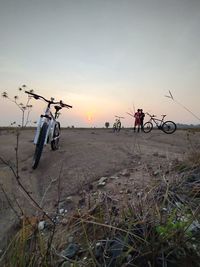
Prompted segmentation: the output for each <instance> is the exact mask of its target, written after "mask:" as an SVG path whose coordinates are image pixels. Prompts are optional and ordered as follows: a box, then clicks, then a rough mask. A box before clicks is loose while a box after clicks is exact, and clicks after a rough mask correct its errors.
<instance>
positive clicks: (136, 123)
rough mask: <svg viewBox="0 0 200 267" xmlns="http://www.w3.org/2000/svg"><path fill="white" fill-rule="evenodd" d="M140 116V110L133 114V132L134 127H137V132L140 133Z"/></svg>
mask: <svg viewBox="0 0 200 267" xmlns="http://www.w3.org/2000/svg"><path fill="white" fill-rule="evenodd" d="M140 114H141V110H140V109H138V110H137V112H135V114H134V117H135V124H134V128H133V130H134V132H135V131H136V127H137V131H138V132H139V131H140V126H141V119H140V116H141V115H140Z"/></svg>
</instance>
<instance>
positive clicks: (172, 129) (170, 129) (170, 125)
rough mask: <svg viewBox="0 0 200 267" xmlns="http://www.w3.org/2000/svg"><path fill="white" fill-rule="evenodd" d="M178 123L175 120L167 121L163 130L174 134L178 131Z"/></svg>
mask: <svg viewBox="0 0 200 267" xmlns="http://www.w3.org/2000/svg"><path fill="white" fill-rule="evenodd" d="M176 128H177V126H176V123H174V122H173V121H166V122H164V123H163V125H162V131H163V132H164V133H166V134H172V133H174V132H175V131H176Z"/></svg>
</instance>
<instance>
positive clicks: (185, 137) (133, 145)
mask: <svg viewBox="0 0 200 267" xmlns="http://www.w3.org/2000/svg"><path fill="white" fill-rule="evenodd" d="M33 137H34V131H33V130H23V131H22V132H21V133H20V136H19V147H18V149H19V151H18V155H19V158H18V166H19V168H18V171H19V177H20V181H21V182H22V183H23V185H24V187H25V188H26V190H27V191H28V192H31V195H32V197H33V198H34V199H35V200H36V201H37V202H38V203H39V204H40V205H41V206H43V207H44V209H45V210H46V211H48V212H51V211H52V210H53V209H55V205H56V203H57V199H58V191H59V194H60V196H61V199H60V202H62V201H64V200H65V199H67V198H68V197H72V196H74V199H75V196H77V197H80V196H81V194H83V191H84V190H86V191H90V190H91V191H93V192H95V190H97V189H98V190H101V186H98V182H99V180H100V178H102V177H106V178H105V179H103V180H105V181H106V179H107V177H110V178H112V179H110V180H109V181H110V182H107V181H106V183H107V184H106V187H105V188H107V189H105V188H104V186H102V190H107V192H108V193H110V195H111V196H113V194H114V195H115V197H117V196H118V195H119V194H121V195H123V192H125V191H126V190H127V189H130V186H129V181H130V180H131V181H133V182H132V186H133V184H134V182H141V183H143V186H145V182H147V180H148V177H150V175H149V173H150V172H152V173H155V174H156V172H157V171H159V168H160V164H162V166H169V165H170V162H172V161H173V160H180V159H182V158H184V157H185V156H187V155H188V153H189V152H190V151H191V150H192V149H195V147H197V146H199V145H200V133H199V132H196V133H192V132H191V133H189V134H188V131H181V130H178V131H176V132H175V133H174V134H172V135H167V134H165V133H163V132H162V131H159V130H153V131H152V132H151V133H149V134H145V133H134V132H133V130H131V129H122V131H121V132H120V133H118V134H116V133H113V132H112V131H111V130H110V129H64V130H62V136H61V140H60V149H59V150H57V151H51V150H50V146H46V147H45V149H44V151H43V154H42V157H41V160H40V164H39V166H38V168H37V169H36V170H33V169H32V168H31V164H32V157H33V153H34V145H33V142H32V140H33ZM15 147H16V134H15V132H14V131H11V130H10V131H8V130H0V157H1V158H3V159H4V160H5V161H7V162H8V164H9V166H10V167H9V166H7V165H5V164H3V163H2V162H1V163H0V184H1V188H0V237H1V238H0V241H1V239H2V238H3V237H4V242H6V239H5V238H6V237H7V236H8V235H7V233H8V232H9V230H10V229H11V226H12V225H13V224H14V222H15V221H16V215H15V213H14V212H13V211H12V209H11V206H12V207H14V208H15V209H16V210H18V211H19V210H20V209H21V210H23V212H24V213H27V214H35V213H36V211H37V209H36V208H35V207H34V206H33V205H32V204H31V203H30V201H29V200H28V199H27V197H26V196H25V195H24V193H23V192H22V190H21V189H20V188H19V186H18V185H17V181H16V179H15V177H14V175H13V173H12V171H11V168H13V169H15V168H16V151H15ZM147 174H148V175H147ZM120 175H121V176H120ZM59 177H60V179H59ZM120 177H121V178H120ZM103 180H102V181H103ZM116 180H117V182H116ZM58 181H60V188H61V189H60V190H58V184H59V182H58ZM99 188H100V189H99ZM3 191H4V192H3ZM131 192H133V191H132V189H131V190H130V191H129V194H130V193H131ZM9 202H10V203H9ZM16 203H18V205H17V204H16ZM79 204H80V199H79ZM17 206H19V207H20V208H19V207H17ZM70 208H71V209H73V208H75V206H73V205H71V206H69V207H67V209H70Z"/></svg>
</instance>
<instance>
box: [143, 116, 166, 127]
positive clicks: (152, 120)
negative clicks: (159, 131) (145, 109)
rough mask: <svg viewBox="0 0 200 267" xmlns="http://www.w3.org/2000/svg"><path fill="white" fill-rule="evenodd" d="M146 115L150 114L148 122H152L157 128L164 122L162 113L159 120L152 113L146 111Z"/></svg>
mask: <svg viewBox="0 0 200 267" xmlns="http://www.w3.org/2000/svg"><path fill="white" fill-rule="evenodd" d="M147 115H149V116H150V120H149V122H154V123H155V125H156V126H157V127H158V128H160V127H162V125H163V123H164V118H165V116H166V115H162V119H161V120H160V119H156V118H155V116H154V115H150V114H149V113H147ZM158 122H160V123H158Z"/></svg>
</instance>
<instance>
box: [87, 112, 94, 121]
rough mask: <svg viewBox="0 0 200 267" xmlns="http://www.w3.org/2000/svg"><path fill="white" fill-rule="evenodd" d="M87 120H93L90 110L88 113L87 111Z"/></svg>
mask: <svg viewBox="0 0 200 267" xmlns="http://www.w3.org/2000/svg"><path fill="white" fill-rule="evenodd" d="M87 121H88V122H89V123H90V122H92V121H93V114H92V112H88V113H87Z"/></svg>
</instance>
